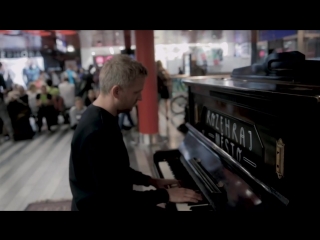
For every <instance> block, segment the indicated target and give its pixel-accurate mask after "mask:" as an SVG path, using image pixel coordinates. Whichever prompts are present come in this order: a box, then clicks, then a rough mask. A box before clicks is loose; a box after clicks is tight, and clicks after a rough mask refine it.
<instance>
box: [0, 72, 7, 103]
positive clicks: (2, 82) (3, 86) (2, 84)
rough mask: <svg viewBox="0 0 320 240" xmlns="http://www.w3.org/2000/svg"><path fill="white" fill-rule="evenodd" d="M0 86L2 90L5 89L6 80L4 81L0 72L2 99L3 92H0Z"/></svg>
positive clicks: (0, 96) (1, 98) (0, 94)
mask: <svg viewBox="0 0 320 240" xmlns="http://www.w3.org/2000/svg"><path fill="white" fill-rule="evenodd" d="M1 87H2V88H3V89H4V90H6V89H7V85H6V82H5V80H4V78H3V76H2V74H1V73H0V100H3V93H2V92H1Z"/></svg>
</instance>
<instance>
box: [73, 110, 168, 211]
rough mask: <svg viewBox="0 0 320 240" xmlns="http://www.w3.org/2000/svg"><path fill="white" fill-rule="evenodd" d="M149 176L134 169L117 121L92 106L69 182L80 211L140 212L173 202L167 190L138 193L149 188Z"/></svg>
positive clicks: (76, 139) (78, 137) (78, 136)
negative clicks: (139, 187) (142, 188)
mask: <svg viewBox="0 0 320 240" xmlns="http://www.w3.org/2000/svg"><path fill="white" fill-rule="evenodd" d="M149 179H150V177H149V176H146V175H144V174H142V173H140V172H138V171H135V170H133V169H132V168H131V167H130V162H129V155H128V152H127V149H126V146H125V144H124V142H123V137H122V133H121V130H120V128H119V126H118V122H117V118H116V117H114V116H113V115H111V114H110V113H109V112H107V111H106V110H104V109H102V108H100V107H97V106H94V105H90V106H89V107H88V108H87V110H86V111H85V113H84V114H83V115H82V117H81V120H80V122H79V124H78V126H77V128H76V130H75V133H74V136H73V140H72V143H71V154H70V169H69V181H70V187H71V192H72V195H73V204H74V205H76V207H77V209H78V210H80V211H81V210H99V211H103V210H106V211H110V210H112V209H115V210H123V209H127V210H140V209H148V208H149V207H154V206H156V205H157V204H159V203H164V202H167V201H168V200H169V196H168V193H167V191H166V190H164V189H160V190H150V191H134V190H133V184H136V185H144V186H148V185H149Z"/></svg>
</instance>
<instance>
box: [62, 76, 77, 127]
mask: <svg viewBox="0 0 320 240" xmlns="http://www.w3.org/2000/svg"><path fill="white" fill-rule="evenodd" d="M59 92H60V96H61V97H62V98H63V100H64V105H65V111H66V112H65V113H64V121H65V123H69V114H68V112H69V110H70V108H71V107H73V106H74V101H75V95H76V90H75V86H74V84H71V83H69V79H68V78H64V80H63V82H62V83H60V84H59Z"/></svg>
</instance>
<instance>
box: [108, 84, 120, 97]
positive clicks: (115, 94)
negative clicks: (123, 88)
mask: <svg viewBox="0 0 320 240" xmlns="http://www.w3.org/2000/svg"><path fill="white" fill-rule="evenodd" d="M110 92H111V94H112V96H113V97H115V98H119V96H120V87H119V86H118V85H115V86H113V87H112V88H111V91H110Z"/></svg>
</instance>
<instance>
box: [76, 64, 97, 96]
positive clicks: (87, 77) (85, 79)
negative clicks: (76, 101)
mask: <svg viewBox="0 0 320 240" xmlns="http://www.w3.org/2000/svg"><path fill="white" fill-rule="evenodd" d="M92 68H93V65H90V66H89V69H88V71H86V72H85V73H84V74H83V76H82V81H81V86H80V91H79V92H78V94H77V96H78V97H81V98H82V99H86V98H87V95H88V92H89V90H91V89H93V87H92V84H93V73H92V72H91V70H92Z"/></svg>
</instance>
